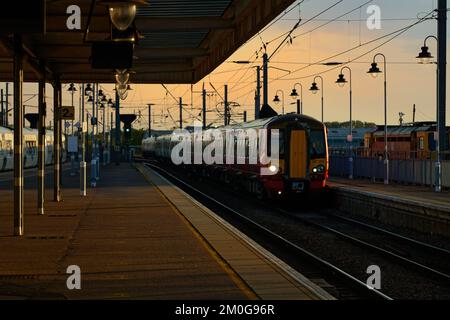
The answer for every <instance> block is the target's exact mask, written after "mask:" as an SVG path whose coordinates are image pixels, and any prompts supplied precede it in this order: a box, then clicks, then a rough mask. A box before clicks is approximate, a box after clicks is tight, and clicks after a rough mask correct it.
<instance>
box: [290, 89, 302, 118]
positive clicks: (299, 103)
mask: <svg viewBox="0 0 450 320" xmlns="http://www.w3.org/2000/svg"><path fill="white" fill-rule="evenodd" d="M297 87H300V99H299V95H298V92H297V89H296V88H297ZM290 96H291V98H292V99H293V100H297V113H298V114H303V86H302V84H301V83H299V82H297V83H296V84H294V88H293V89H292V92H291V94H290Z"/></svg>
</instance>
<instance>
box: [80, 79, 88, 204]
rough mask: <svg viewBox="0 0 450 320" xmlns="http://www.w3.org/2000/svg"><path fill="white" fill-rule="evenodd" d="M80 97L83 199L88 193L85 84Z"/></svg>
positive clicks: (81, 185) (81, 188)
mask: <svg viewBox="0 0 450 320" xmlns="http://www.w3.org/2000/svg"><path fill="white" fill-rule="evenodd" d="M80 97H81V112H80V127H81V130H80V134H81V141H80V144H81V161H80V195H81V196H82V197H85V196H86V194H87V192H86V131H85V130H86V128H87V125H86V124H85V121H86V120H85V118H84V84H82V86H81V91H80Z"/></svg>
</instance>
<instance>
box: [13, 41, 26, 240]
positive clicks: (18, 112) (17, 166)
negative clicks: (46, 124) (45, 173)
mask: <svg viewBox="0 0 450 320" xmlns="http://www.w3.org/2000/svg"><path fill="white" fill-rule="evenodd" d="M22 61H23V47H22V36H21V35H17V34H16V35H14V106H15V108H14V235H15V236H22V235H23V232H24V230H23V227H24V224H23V219H24V194H23V192H24V188H23V107H22V90H23V64H22Z"/></svg>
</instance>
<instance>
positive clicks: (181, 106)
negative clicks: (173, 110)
mask: <svg viewBox="0 0 450 320" xmlns="http://www.w3.org/2000/svg"><path fill="white" fill-rule="evenodd" d="M180 129H183V98H181V97H180Z"/></svg>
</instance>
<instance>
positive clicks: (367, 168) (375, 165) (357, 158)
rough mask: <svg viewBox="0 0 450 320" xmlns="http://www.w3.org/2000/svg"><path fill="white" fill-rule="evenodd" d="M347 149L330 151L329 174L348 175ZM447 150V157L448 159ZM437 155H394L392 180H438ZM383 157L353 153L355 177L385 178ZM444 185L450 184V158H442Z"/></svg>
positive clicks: (429, 182)
mask: <svg viewBox="0 0 450 320" xmlns="http://www.w3.org/2000/svg"><path fill="white" fill-rule="evenodd" d="M349 155H350V153H349V152H348V151H342V150H341V151H339V152H336V151H335V152H330V176H331V177H333V176H334V177H346V178H347V177H348V176H349V173H350V172H349V170H350V166H349ZM449 156H450V154H449V153H446V154H445V156H444V158H445V159H449ZM434 158H435V157H434V156H433V155H430V157H428V158H425V159H423V158H421V155H419V154H417V153H411V154H409V155H406V154H405V157H396V158H395V157H394V158H391V159H390V161H389V172H390V181H391V182H393V183H401V184H415V185H423V186H434V184H435V172H434V170H435V162H436V160H435V159H434ZM383 162H384V161H383V158H382V157H378V158H377V157H368V156H364V155H363V154H361V153H358V152H355V153H354V154H353V176H354V178H355V179H370V180H371V181H373V182H378V181H380V182H382V181H383V180H384V164H383ZM441 166H442V187H443V188H450V160H443V161H442V162H441Z"/></svg>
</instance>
